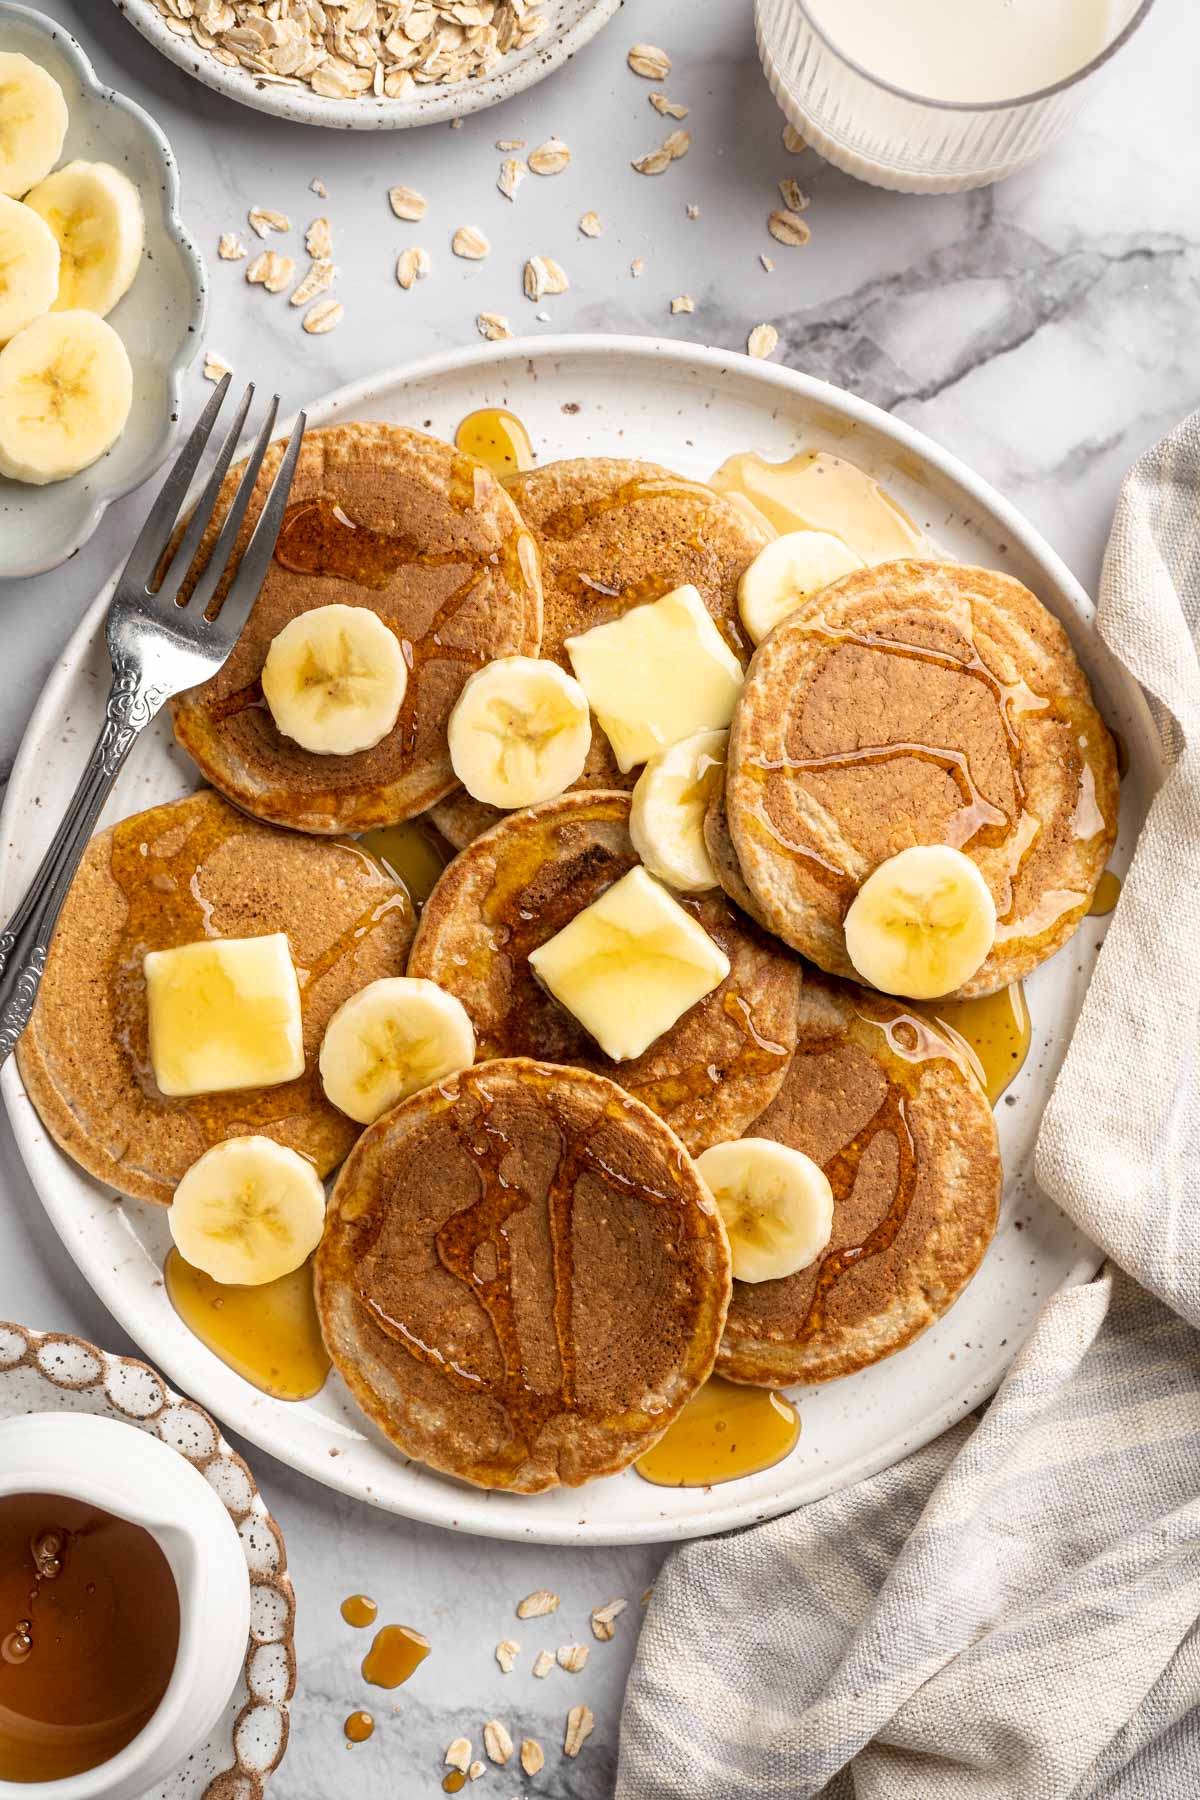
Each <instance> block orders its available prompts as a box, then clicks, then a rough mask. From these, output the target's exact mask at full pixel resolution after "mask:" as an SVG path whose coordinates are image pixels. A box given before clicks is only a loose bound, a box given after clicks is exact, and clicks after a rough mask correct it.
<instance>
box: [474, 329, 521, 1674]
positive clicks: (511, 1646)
mask: <svg viewBox="0 0 1200 1800" xmlns="http://www.w3.org/2000/svg"><path fill="white" fill-rule="evenodd" d="M499 316H500V315H499V314H498V313H480V315H479V317H480V319H481V320H482V319H497V318H499ZM480 330H481V331H483V327H482V325H481V326H480ZM483 335H484V337H486V336H487V332H486V331H483ZM503 335H511V334H510V333H508V332H507V330H506V331H505V333H504V334H503ZM520 1649H521V1646H520V1644H518V1643H517V1641H516V1639H515V1638H501V1640H500V1642H499V1643H498V1644H497V1645H496V1661H497V1662H498V1663H499V1664H500V1668H501V1670H502V1671H503V1673H504V1674H505V1675H511V1674H512V1672H513V1668H514V1666H515V1664H516V1660H517V1657H518V1655H519V1654H520Z"/></svg>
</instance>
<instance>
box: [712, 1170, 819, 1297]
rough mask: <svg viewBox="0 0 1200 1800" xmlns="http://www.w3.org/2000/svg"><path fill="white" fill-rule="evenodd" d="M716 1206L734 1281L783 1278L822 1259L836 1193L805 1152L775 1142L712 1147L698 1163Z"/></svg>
mask: <svg viewBox="0 0 1200 1800" xmlns="http://www.w3.org/2000/svg"><path fill="white" fill-rule="evenodd" d="M696 1167H697V1168H698V1169H699V1171H700V1176H701V1179H702V1180H703V1181H704V1183H705V1185H706V1186H707V1187H708V1189H709V1191H710V1192H711V1194H712V1197H713V1199H714V1200H715V1201H716V1203H717V1207H718V1210H719V1211H720V1214H721V1217H722V1219H723V1220H724V1221H725V1231H726V1234H727V1236H728V1238H729V1249H730V1253H731V1256H732V1259H733V1274H734V1279H735V1280H737V1281H782V1280H783V1278H784V1277H785V1276H786V1275H795V1274H796V1272H797V1271H798V1270H800V1269H806V1268H807V1267H808V1266H809V1264H810V1263H812V1262H815V1261H816V1259H817V1257H818V1256H820V1254H821V1252H822V1250H824V1248H825V1246H826V1244H828V1242H829V1239H830V1235H831V1233H832V1231H833V1189H832V1188H831V1187H830V1185H829V1182H828V1180H827V1178H826V1176H825V1174H824V1172H823V1171H822V1170H821V1169H820V1168H818V1166H817V1164H816V1163H815V1162H813V1160H812V1158H811V1157H809V1156H805V1154H804V1152H803V1151H802V1150H792V1149H789V1148H788V1146H787V1145H786V1144H777V1143H776V1142H775V1140H774V1139H773V1138H755V1137H747V1138H740V1139H738V1140H737V1141H736V1142H734V1143H732V1144H714V1145H713V1146H712V1148H711V1149H710V1150H705V1151H704V1152H703V1153H702V1154H701V1155H700V1156H698V1157H697V1158H696Z"/></svg>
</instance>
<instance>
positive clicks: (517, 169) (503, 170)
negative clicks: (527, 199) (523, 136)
mask: <svg viewBox="0 0 1200 1800" xmlns="http://www.w3.org/2000/svg"><path fill="white" fill-rule="evenodd" d="M528 173H529V164H528V163H524V162H522V161H521V160H520V158H519V157H516V156H506V157H505V159H504V161H503V162H502V163H501V164H500V173H499V175H498V176H497V177H496V186H497V187H498V188H499V189H500V192H501V193H502V194H503V195H504V198H505V199H506V200H512V199H514V198H515V197H516V192H517V189H518V188H519V187H520V185H521V183H522V182H523V181H524V179H525V177H526V176H527V175H528Z"/></svg>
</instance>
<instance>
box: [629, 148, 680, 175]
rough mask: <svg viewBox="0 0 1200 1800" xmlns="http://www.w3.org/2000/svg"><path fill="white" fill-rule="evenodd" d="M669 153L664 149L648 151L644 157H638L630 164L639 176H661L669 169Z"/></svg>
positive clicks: (670, 158)
mask: <svg viewBox="0 0 1200 1800" xmlns="http://www.w3.org/2000/svg"><path fill="white" fill-rule="evenodd" d="M672 160H673V159H672V156H671V152H670V151H669V150H668V149H666V148H665V147H664V148H662V149H659V150H648V151H647V152H646V154H645V156H639V157H636V158H635V159H634V161H633V162H632V163H631V164H630V167H631V168H634V169H636V170H637V172H638V174H639V175H662V174H664V173H665V172H666V170H667V169H669V168H670V166H671V162H672Z"/></svg>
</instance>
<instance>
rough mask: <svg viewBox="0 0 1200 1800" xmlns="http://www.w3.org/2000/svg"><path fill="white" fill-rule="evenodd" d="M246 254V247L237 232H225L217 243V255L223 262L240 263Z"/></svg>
mask: <svg viewBox="0 0 1200 1800" xmlns="http://www.w3.org/2000/svg"><path fill="white" fill-rule="evenodd" d="M245 254H246V246H245V244H243V242H242V240H241V238H240V237H239V236H238V234H237V232H236V231H223V232H222V233H221V236H220V239H219V240H218V243H217V255H218V256H219V257H220V259H221V261H222V262H240V261H241V260H242V258H243V257H244V256H245Z"/></svg>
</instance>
